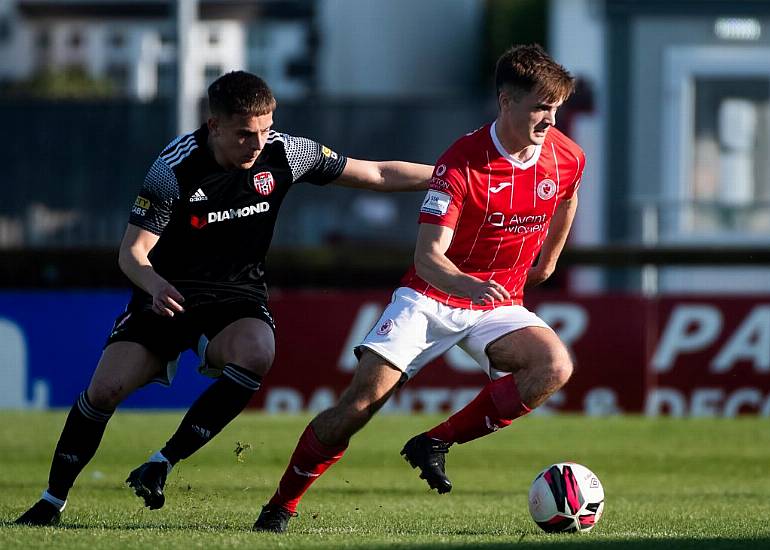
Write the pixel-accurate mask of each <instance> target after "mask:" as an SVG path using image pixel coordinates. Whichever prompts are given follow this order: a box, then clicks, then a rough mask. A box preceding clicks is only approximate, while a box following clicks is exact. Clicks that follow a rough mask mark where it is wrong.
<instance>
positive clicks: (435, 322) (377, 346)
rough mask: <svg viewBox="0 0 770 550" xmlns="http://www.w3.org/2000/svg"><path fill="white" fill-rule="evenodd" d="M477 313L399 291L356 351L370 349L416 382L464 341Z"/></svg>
mask: <svg viewBox="0 0 770 550" xmlns="http://www.w3.org/2000/svg"><path fill="white" fill-rule="evenodd" d="M475 313H477V312H472V311H470V310H465V311H461V310H458V309H457V308H452V307H449V306H446V305H444V304H441V303H439V302H437V301H435V300H433V299H432V298H428V297H427V296H424V295H422V294H420V293H418V292H416V291H414V290H412V289H411V288H399V289H397V290H396V291H395V292H394V293H393V298H392V300H391V302H390V304H388V306H387V307H386V308H385V311H383V312H382V316H381V317H380V319H379V320H378V321H377V323H376V324H375V325H374V327H373V328H372V330H371V331H370V332H369V334H367V335H366V337H365V338H364V340H363V341H362V342H361V344H360V345H359V346H358V347H357V349H356V351H357V353H358V352H360V351H361V350H364V349H368V350H370V351H372V352H374V353H375V354H377V355H378V356H379V357H382V358H384V359H386V360H387V361H388V363H390V364H391V365H394V366H395V367H396V368H398V369H399V370H401V371H402V372H404V373H405V374H406V376H407V377H408V378H412V377H413V376H414V375H415V374H417V373H418V372H419V371H420V369H422V367H423V366H424V365H426V364H428V363H430V362H431V361H433V360H434V359H436V358H437V357H439V356H440V355H442V354H443V353H445V352H446V351H447V350H449V349H450V348H451V347H452V346H454V345H455V344H456V343H457V342H458V341H460V340H461V339H462V338H463V336H464V335H465V332H466V331H467V330H468V329H469V328H470V327H471V326H472V322H473V321H472V319H473V315H474V314H475Z"/></svg>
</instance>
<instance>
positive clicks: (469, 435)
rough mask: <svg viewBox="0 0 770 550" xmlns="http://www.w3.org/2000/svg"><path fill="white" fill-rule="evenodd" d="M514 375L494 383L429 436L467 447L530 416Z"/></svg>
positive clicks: (484, 388) (431, 431) (430, 432)
mask: <svg viewBox="0 0 770 550" xmlns="http://www.w3.org/2000/svg"><path fill="white" fill-rule="evenodd" d="M530 410H531V409H530V408H529V407H527V406H526V405H525V404H524V403H522V402H521V396H519V389H518V388H517V387H516V380H514V378H513V375H509V376H504V377H503V378H500V379H498V380H495V381H494V382H490V383H489V384H487V385H486V386H484V387H483V388H482V390H481V391H480V392H479V394H478V395H477V396H476V397H475V398H474V399H473V401H471V402H470V403H468V404H467V405H466V406H465V407H463V408H462V409H460V410H459V411H457V412H456V413H455V414H453V415H452V416H450V417H449V418H448V419H447V420H446V421H444V422H442V423H441V424H439V425H438V426H436V427H435V428H433V429H432V430H430V431H429V432H428V436H429V437H432V438H434V439H439V440H441V441H443V442H445V443H465V442H466V441H471V440H473V439H477V438H479V437H482V436H485V435H487V434H490V433H492V432H496V431H497V430H499V429H500V428H505V427H506V426H508V425H509V424H510V423H511V422H513V421H514V420H516V419H517V418H519V417H520V416H524V415H525V414H527V413H528V412H530Z"/></svg>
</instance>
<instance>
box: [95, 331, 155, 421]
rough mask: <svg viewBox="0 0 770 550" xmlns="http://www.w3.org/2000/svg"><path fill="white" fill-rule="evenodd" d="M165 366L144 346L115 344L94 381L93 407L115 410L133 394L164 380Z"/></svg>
mask: <svg viewBox="0 0 770 550" xmlns="http://www.w3.org/2000/svg"><path fill="white" fill-rule="evenodd" d="M166 363H167V362H166V361H165V360H163V359H161V358H160V357H159V356H158V355H157V354H155V353H153V352H151V351H150V350H149V349H147V348H146V347H145V346H143V345H142V344H139V343H136V342H128V341H118V342H113V343H111V344H109V345H108V346H107V347H106V348H104V351H103V352H102V356H101V358H100V359H99V363H98V365H97V366H96V370H95V371H94V374H93V376H92V377H91V382H90V383H89V385H88V390H87V391H88V399H89V401H90V402H91V404H92V405H93V406H94V407H97V408H99V409H104V410H112V409H114V408H115V407H117V406H118V404H119V403H120V402H121V401H123V399H125V398H126V397H127V396H128V395H129V394H131V393H132V392H133V391H134V390H136V389H137V388H140V387H142V386H144V385H146V384H148V383H149V382H151V381H152V380H153V379H155V378H157V377H159V376H162V374H163V372H164V371H165V368H166Z"/></svg>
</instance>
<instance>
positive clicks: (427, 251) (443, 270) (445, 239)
mask: <svg viewBox="0 0 770 550" xmlns="http://www.w3.org/2000/svg"><path fill="white" fill-rule="evenodd" d="M453 235H454V230H452V229H451V228H450V227H446V226H444V225H435V224H430V223H421V224H420V229H419V231H418V233H417V245H416V246H415V249H414V267H415V270H416V271H417V275H418V276H419V277H420V278H421V279H422V280H423V281H426V282H427V283H430V284H431V285H432V286H434V287H436V288H437V289H439V290H441V291H443V292H446V293H447V294H454V295H456V296H463V297H466V298H470V299H471V300H472V301H473V303H474V304H476V305H485V304H489V303H492V302H494V301H495V300H497V301H502V300H509V299H510V297H511V295H510V294H509V293H508V291H507V290H506V289H505V287H503V285H501V284H500V283H498V282H497V281H492V280H489V281H484V280H482V279H479V278H478V277H474V276H472V275H468V274H467V273H463V272H462V271H460V270H459V269H458V267H457V266H456V265H455V264H454V263H453V262H452V261H451V260H450V259H449V258H447V256H446V251H447V250H448V249H449V245H450V244H451V243H452V236H453Z"/></svg>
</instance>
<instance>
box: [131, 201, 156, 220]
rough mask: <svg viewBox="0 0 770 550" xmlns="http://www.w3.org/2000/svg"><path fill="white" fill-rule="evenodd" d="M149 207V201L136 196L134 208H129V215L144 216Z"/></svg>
mask: <svg viewBox="0 0 770 550" xmlns="http://www.w3.org/2000/svg"><path fill="white" fill-rule="evenodd" d="M151 205H152V203H151V202H150V201H149V199H145V198H144V197H142V196H138V197H136V200H135V201H134V206H132V207H131V213H132V214H136V215H137V216H146V215H147V210H148V209H149V208H150V206H151Z"/></svg>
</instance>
